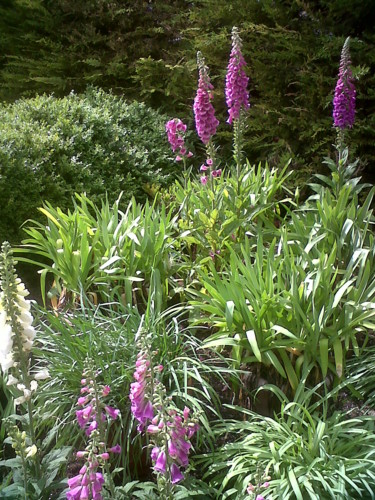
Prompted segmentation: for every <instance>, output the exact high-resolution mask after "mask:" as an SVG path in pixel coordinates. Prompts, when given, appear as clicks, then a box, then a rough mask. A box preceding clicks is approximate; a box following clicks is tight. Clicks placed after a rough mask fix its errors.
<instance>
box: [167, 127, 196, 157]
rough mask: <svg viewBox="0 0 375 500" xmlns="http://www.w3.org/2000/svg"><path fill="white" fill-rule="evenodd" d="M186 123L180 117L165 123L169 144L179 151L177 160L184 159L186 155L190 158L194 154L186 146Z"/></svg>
mask: <svg viewBox="0 0 375 500" xmlns="http://www.w3.org/2000/svg"><path fill="white" fill-rule="evenodd" d="M186 128H187V127H186V125H185V124H184V123H183V122H182V121H181V120H180V119H178V118H174V119H173V120H169V121H168V122H167V123H166V124H165V131H166V132H167V137H168V141H169V144H170V145H171V147H172V151H173V152H175V151H177V152H178V154H177V156H176V161H182V160H183V158H184V156H186V158H190V157H191V156H193V153H192V152H191V151H189V152H188V151H187V149H186V147H185V140H184V134H185V132H186Z"/></svg>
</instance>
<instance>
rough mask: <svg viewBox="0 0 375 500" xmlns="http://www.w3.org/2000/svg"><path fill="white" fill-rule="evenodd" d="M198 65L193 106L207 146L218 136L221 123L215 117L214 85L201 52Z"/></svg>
mask: <svg viewBox="0 0 375 500" xmlns="http://www.w3.org/2000/svg"><path fill="white" fill-rule="evenodd" d="M197 64H198V70H199V80H198V90H197V95H196V96H195V99H194V106H193V109H194V116H195V126H196V129H197V133H198V136H199V138H200V140H201V141H202V142H203V144H205V145H207V144H208V143H209V141H210V139H211V137H212V136H213V135H215V134H216V129H217V127H218V125H219V121H218V120H217V118H216V117H215V109H214V107H213V105H212V102H211V101H212V98H213V94H212V91H213V85H212V83H211V81H210V77H209V75H208V68H207V66H206V65H205V62H204V59H203V57H202V54H201V53H200V52H198V54H197Z"/></svg>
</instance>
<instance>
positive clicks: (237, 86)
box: [225, 26, 250, 190]
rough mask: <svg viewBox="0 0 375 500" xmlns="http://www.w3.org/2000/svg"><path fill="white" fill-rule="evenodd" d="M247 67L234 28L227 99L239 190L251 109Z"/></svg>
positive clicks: (239, 39)
mask: <svg viewBox="0 0 375 500" xmlns="http://www.w3.org/2000/svg"><path fill="white" fill-rule="evenodd" d="M245 67H246V62H245V59H244V57H243V55H242V40H241V38H240V35H239V31H238V28H236V27H235V26H234V27H233V29H232V50H231V53H230V58H229V64H228V70H227V74H226V79H225V97H226V103H227V107H228V113H229V118H228V120H227V122H228V123H229V124H232V123H233V133H234V139H233V145H234V158H235V161H236V165H237V179H238V190H239V186H240V181H239V179H240V173H241V158H242V142H243V132H244V126H245V123H244V118H245V112H246V111H247V110H248V109H249V108H250V102H249V92H248V90H247V86H248V83H249V78H248V76H246V73H245V69H244V68H245Z"/></svg>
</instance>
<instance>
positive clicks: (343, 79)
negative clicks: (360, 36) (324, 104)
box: [333, 37, 356, 130]
mask: <svg viewBox="0 0 375 500" xmlns="http://www.w3.org/2000/svg"><path fill="white" fill-rule="evenodd" d="M349 40H350V39H349V37H348V38H347V39H346V40H345V43H344V46H343V48H342V52H341V59H340V70H339V78H338V80H337V84H336V88H335V96H334V98H333V123H334V126H335V127H338V128H340V129H342V130H343V129H346V128H351V127H352V126H353V124H354V118H355V97H356V91H355V87H354V81H353V76H352V72H351V69H350V63H351V61H350V53H349Z"/></svg>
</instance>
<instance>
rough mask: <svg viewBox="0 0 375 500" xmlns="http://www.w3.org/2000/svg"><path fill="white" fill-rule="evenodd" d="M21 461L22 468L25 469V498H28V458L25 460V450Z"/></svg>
mask: <svg viewBox="0 0 375 500" xmlns="http://www.w3.org/2000/svg"><path fill="white" fill-rule="evenodd" d="M21 462H22V470H23V487H24V490H25V500H27V484H28V481H27V465H26V460H25V456H24V453H23V452H21Z"/></svg>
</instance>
